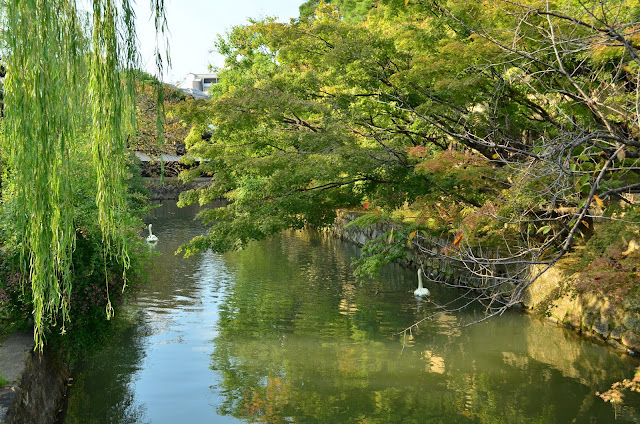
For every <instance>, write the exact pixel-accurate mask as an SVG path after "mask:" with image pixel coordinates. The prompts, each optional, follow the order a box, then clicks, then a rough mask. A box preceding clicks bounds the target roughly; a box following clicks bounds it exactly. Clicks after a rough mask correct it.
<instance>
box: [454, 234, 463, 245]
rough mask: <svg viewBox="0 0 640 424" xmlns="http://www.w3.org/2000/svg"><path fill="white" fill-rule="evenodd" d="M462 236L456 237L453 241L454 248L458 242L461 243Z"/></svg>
mask: <svg viewBox="0 0 640 424" xmlns="http://www.w3.org/2000/svg"><path fill="white" fill-rule="evenodd" d="M462 236H463V235H462V234H460V235H458V236H457V237H456V238H455V239H454V240H453V245H454V246H456V247H457V246H458V245H459V244H460V242H461V241H462Z"/></svg>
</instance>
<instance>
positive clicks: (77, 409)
mask: <svg viewBox="0 0 640 424" xmlns="http://www.w3.org/2000/svg"><path fill="white" fill-rule="evenodd" d="M193 213H194V212H193V211H184V210H181V209H177V208H176V207H175V205H173V204H171V203H167V204H163V205H162V207H161V208H159V209H157V210H156V211H155V218H154V220H153V224H154V233H157V235H158V237H159V239H160V241H159V242H158V245H157V246H156V247H155V249H156V251H157V252H158V256H157V257H156V258H155V261H154V264H155V265H154V267H153V269H150V270H149V273H150V278H151V284H150V286H149V287H147V288H146V289H145V290H143V292H142V293H141V294H140V296H139V299H138V302H137V303H136V304H135V305H130V307H129V308H127V311H126V313H124V314H121V315H122V316H119V317H118V319H119V320H121V321H122V323H123V324H122V325H121V327H122V331H120V333H119V334H118V335H117V342H116V343H114V345H112V346H109V347H107V348H105V351H103V352H101V353H99V354H97V355H96V356H95V357H93V358H89V359H88V360H87V361H86V362H85V363H84V364H83V365H82V367H81V368H79V369H78V370H76V372H75V373H74V378H75V380H74V386H73V388H72V391H71V394H70V397H69V409H68V412H67V417H66V420H65V423H147V422H148V423H154V424H157V423H175V422H189V423H226V422H265V423H280V422H302V423H430V422H434V423H435V422H437V423H510V422H513V423H570V422H578V423H581V422H596V423H600V422H603V423H604V422H612V421H614V420H616V419H617V420H618V421H617V422H638V421H640V419H639V416H640V415H639V413H638V405H639V404H640V403H635V404H634V402H637V400H638V397H635V398H634V397H630V398H629V400H630V402H629V404H628V405H627V406H626V407H625V408H621V409H620V410H618V411H614V410H613V409H612V408H611V406H609V405H608V404H605V403H604V402H603V401H602V400H600V399H599V398H598V397H596V396H595V392H596V391H597V390H601V391H602V390H605V389H606V388H607V387H608V386H609V385H610V384H611V383H612V382H613V381H616V380H618V379H622V378H625V377H629V376H630V375H631V374H632V371H633V369H634V367H635V366H637V365H639V363H638V361H637V360H635V359H633V358H629V357H620V356H619V355H617V354H615V353H612V352H611V351H610V350H609V349H607V348H606V347H605V346H600V345H596V344H593V343H590V342H588V341H585V340H583V339H580V338H578V337H577V336H575V335H574V334H573V333H570V332H567V331H564V330H563V329H560V328H557V327H554V326H550V325H543V324H542V323H541V322H539V321H537V320H535V319H532V318H531V317H527V316H522V315H520V314H517V313H510V314H506V315H505V316H502V317H500V318H496V319H493V320H490V321H488V322H486V323H483V324H479V325H476V326H472V327H469V328H456V327H452V326H451V325H452V324H455V323H457V322H458V320H460V319H462V318H464V317H463V316H461V315H458V316H454V315H450V314H441V315H438V317H437V319H434V320H432V321H428V322H426V323H425V324H424V325H422V326H421V327H420V329H419V331H417V332H413V333H412V334H411V335H409V336H408V337H407V338H403V337H392V336H391V334H393V333H396V332H398V331H401V330H402V329H403V328H405V327H406V326H408V325H410V324H411V323H413V322H415V321H417V320H418V319H420V318H422V317H424V316H426V315H428V314H430V313H431V312H432V306H431V304H430V303H429V302H426V301H422V300H418V299H416V298H414V297H413V295H412V291H413V290H414V289H415V284H416V281H415V280H416V277H415V272H413V271H408V270H405V269H403V268H401V267H398V266H393V267H389V268H387V269H386V270H385V271H384V273H383V275H382V276H381V277H380V278H379V279H376V280H374V281H368V282H366V283H364V284H359V283H357V282H356V281H355V280H354V278H353V276H352V269H351V267H350V263H351V258H352V257H354V256H357V254H358V250H357V249H356V248H355V247H354V246H352V245H349V244H344V243H342V242H340V241H337V240H334V239H330V238H326V237H323V236H322V235H321V234H317V233H314V232H308V231H307V232H293V231H292V232H287V233H284V234H282V235H278V236H275V237H272V238H270V239H268V240H266V241H263V242H259V243H253V244H251V245H250V246H249V247H248V248H246V249H244V250H243V251H240V252H234V253H230V254H226V255H214V254H212V253H211V252H206V253H203V254H200V255H196V256H194V257H191V258H188V259H183V258H181V257H178V256H175V255H174V254H173V252H174V251H175V250H176V249H177V247H178V246H179V245H180V244H181V243H183V242H185V241H187V240H188V239H190V238H191V237H193V236H194V235H197V234H199V233H200V232H201V231H203V229H202V227H200V225H199V224H198V223H197V222H194V221H193V219H192V217H193ZM429 289H430V290H431V291H432V293H433V296H436V297H438V299H439V300H443V299H446V298H447V296H453V295H454V294H452V293H451V292H449V291H444V290H442V288H440V287H436V286H429Z"/></svg>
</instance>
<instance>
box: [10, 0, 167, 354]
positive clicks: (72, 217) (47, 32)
mask: <svg viewBox="0 0 640 424" xmlns="http://www.w3.org/2000/svg"><path fill="white" fill-rule="evenodd" d="M153 7H154V9H155V10H156V17H157V23H161V22H162V16H163V3H162V1H155V2H153ZM3 12H4V22H3V23H4V29H5V30H4V32H3V37H2V38H3V40H2V42H3V45H4V46H5V51H4V54H3V56H4V57H6V58H7V69H8V72H7V78H6V81H5V93H4V95H5V97H4V100H5V105H6V109H5V112H6V120H5V122H4V131H5V138H4V141H5V143H4V144H5V147H6V151H8V152H9V158H8V172H7V178H6V182H7V184H6V186H5V187H4V192H3V196H4V200H5V205H6V208H5V218H4V219H5V221H6V222H7V223H9V225H10V226H11V227H12V233H14V234H15V245H16V246H18V248H19V250H20V252H21V263H22V274H23V275H24V276H25V279H26V281H25V283H26V282H28V283H29V284H30V285H31V293H32V297H33V319H34V338H35V341H36V345H37V347H38V348H40V349H42V347H43V344H44V339H43V337H44V334H45V330H46V329H47V328H48V327H49V325H50V324H53V325H56V323H57V321H58V320H60V321H61V326H62V331H63V332H64V331H65V322H66V321H67V320H68V319H69V311H70V298H71V296H72V284H71V274H72V268H71V264H72V255H73V251H74V249H75V247H76V239H75V234H76V226H75V225H76V219H77V217H76V210H75V207H74V190H75V185H76V183H77V180H76V176H75V175H74V173H73V170H74V166H73V159H74V158H75V157H76V155H79V156H80V157H82V153H81V152H82V149H84V148H85V146H87V145H88V146H91V153H90V154H89V155H87V156H84V157H85V158H87V159H88V158H90V159H89V160H90V161H91V163H92V164H93V166H94V169H95V178H96V179H95V181H96V191H95V205H96V207H97V211H98V213H97V223H98V224H99V227H100V228H101V234H102V244H103V246H104V258H103V259H104V260H103V263H104V264H105V268H106V263H107V261H108V260H111V258H117V259H116V260H117V261H118V262H119V264H120V265H121V266H122V268H123V271H125V272H126V270H127V268H128V267H129V255H128V247H127V237H126V228H125V223H126V215H127V202H126V183H125V181H126V173H127V169H126V165H125V162H126V141H127V138H128V137H130V136H131V134H132V132H133V108H132V106H131V105H132V101H131V99H132V97H131V93H132V88H133V82H132V81H133V79H132V77H133V74H132V73H131V72H130V71H128V70H129V69H133V68H134V66H135V63H136V50H135V28H134V21H133V18H134V15H133V10H132V8H131V5H130V2H129V1H127V0H123V1H122V2H120V3H118V4H115V3H113V2H111V1H98V0H96V1H94V2H92V9H91V13H90V14H88V13H84V12H81V11H80V10H79V9H78V6H77V5H76V3H75V2H73V1H67V0H60V1H36V0H33V1H17V0H8V1H6V2H4V3H3ZM87 76H88V77H87ZM123 279H125V278H124V275H123ZM125 281H126V279H125ZM107 287H108V283H107ZM109 299H110V297H109V294H107V304H106V313H107V316H108V317H109V316H110V314H111V313H112V307H111V302H110V301H109Z"/></svg>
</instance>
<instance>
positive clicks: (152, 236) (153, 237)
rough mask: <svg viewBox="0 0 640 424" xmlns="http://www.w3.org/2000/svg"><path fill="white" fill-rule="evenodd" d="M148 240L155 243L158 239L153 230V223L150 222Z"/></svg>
mask: <svg viewBox="0 0 640 424" xmlns="http://www.w3.org/2000/svg"><path fill="white" fill-rule="evenodd" d="M147 241H148V242H149V243H154V242H156V241H158V237H156V236H154V235H153V233H152V232H151V224H149V237H147Z"/></svg>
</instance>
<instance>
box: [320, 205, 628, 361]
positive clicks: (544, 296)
mask: <svg viewBox="0 0 640 424" xmlns="http://www.w3.org/2000/svg"><path fill="white" fill-rule="evenodd" d="M360 215H361V214H358V213H354V212H339V213H338V218H337V220H336V222H335V224H334V226H332V227H331V228H328V229H326V231H327V232H328V233H329V234H331V235H332V236H335V237H338V238H340V239H343V240H348V241H351V242H354V243H357V244H358V245H360V246H363V245H364V244H366V243H367V242H368V241H370V240H373V239H375V238H379V237H382V236H383V235H384V234H385V233H387V232H388V231H389V230H390V228H389V227H388V226H387V225H385V224H384V223H377V224H375V225H372V226H371V227H367V228H359V227H356V226H352V227H350V228H345V226H346V225H347V224H348V223H349V222H351V221H353V220H354V219H356V218H357V217H358V216H360ZM426 242H427V243H431V244H432V246H430V248H432V249H440V248H441V247H442V246H447V245H450V244H451V241H447V240H441V239H435V238H434V239H432V240H426ZM401 262H402V264H403V265H406V266H409V267H412V268H415V267H417V264H419V263H422V264H423V265H424V266H425V268H426V270H427V271H432V272H435V273H436V274H437V275H439V276H444V278H447V279H451V278H454V279H457V281H459V282H463V283H465V284H470V285H476V284H482V282H478V281H476V280H477V279H474V277H473V276H470V275H468V274H465V272H464V271H463V270H460V269H457V268H456V267H455V266H454V265H453V264H451V263H447V261H445V260H442V259H434V258H426V257H422V258H420V257H419V253H418V252H417V250H416V249H411V248H407V255H406V258H405V259H404V260H403V261H401ZM535 271H536V269H535V268H531V270H530V275H533V272H535ZM573 281H575V276H571V275H570V274H569V273H568V272H566V271H565V270H563V268H562V264H560V265H558V266H555V267H553V268H551V269H550V270H548V271H547V272H545V273H544V274H543V275H542V276H540V277H539V278H538V279H537V280H536V281H535V282H534V283H533V284H531V286H529V287H528V289H527V291H526V292H525V294H524V299H523V306H524V307H525V308H526V310H528V311H531V312H533V311H536V312H541V314H542V315H543V316H545V317H546V318H548V319H549V320H550V321H552V322H554V323H556V324H558V325H562V326H566V327H570V328H573V329H574V330H575V331H577V332H579V333H582V334H583V335H584V336H587V337H590V338H594V339H597V340H601V341H603V342H606V343H608V344H610V345H611V346H613V347H615V348H617V349H619V350H624V351H627V352H630V353H636V352H640V309H634V308H632V307H627V308H625V307H621V306H617V307H613V306H612V304H611V302H610V300H609V299H607V298H604V297H598V296H596V295H593V294H582V295H580V294H577V293H576V292H575V290H572V286H573ZM454 282H455V281H454ZM639 308H640V307H639Z"/></svg>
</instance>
